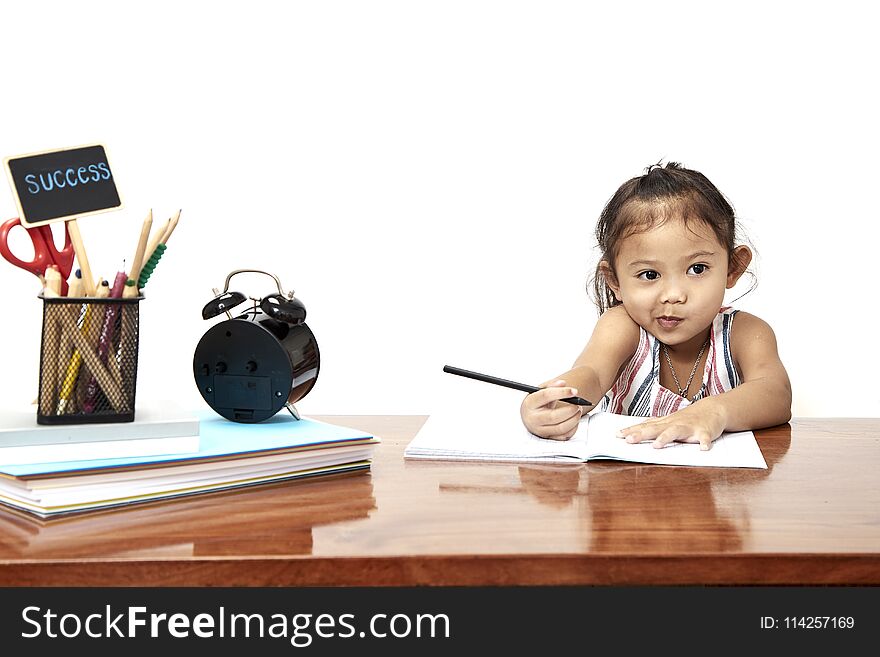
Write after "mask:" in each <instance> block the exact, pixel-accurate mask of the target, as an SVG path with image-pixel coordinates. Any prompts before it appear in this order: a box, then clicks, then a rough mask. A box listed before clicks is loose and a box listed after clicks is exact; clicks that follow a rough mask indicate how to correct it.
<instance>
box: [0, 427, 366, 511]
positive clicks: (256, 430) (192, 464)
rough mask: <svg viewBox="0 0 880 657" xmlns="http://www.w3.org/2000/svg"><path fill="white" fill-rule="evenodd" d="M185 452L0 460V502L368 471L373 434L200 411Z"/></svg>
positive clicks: (133, 495)
mask: <svg viewBox="0 0 880 657" xmlns="http://www.w3.org/2000/svg"><path fill="white" fill-rule="evenodd" d="M200 424H201V427H200V434H201V435H200V445H199V449H198V451H197V452H193V453H190V454H177V455H160V456H150V457H129V458H116V459H102V460H89V461H67V462H56V463H35V464H20V465H0V503H4V504H7V505H9V506H12V507H15V508H18V509H22V510H25V511H29V512H31V513H34V514H36V515H38V516H41V517H48V516H51V515H55V514H61V513H71V512H76V511H85V510H89V509H97V508H104V507H111V506H119V505H125V504H133V503H136V502H145V501H149V500H156V499H164V498H170V497H179V496H184V495H194V494H197V493H204V492H209V491H216V490H223V489H227V488H235V487H241V486H253V485H256V484H262V483H267V482H275V481H280V480H284V479H293V478H299V477H310V476H315V475H322V474H329V473H336V472H349V471H355V470H365V469H368V468H369V467H370V459H371V457H372V453H373V450H374V448H375V446H376V444H378V443H379V440H378V438H376V437H374V436H371V435H369V434H367V433H364V432H362V431H359V430H356V429H349V428H346V427H339V426H336V425H331V424H326V423H324V422H318V421H316V420H310V419H306V418H303V419H302V420H294V419H293V418H292V417H290V416H284V415H281V414H279V415H276V416H275V417H273V418H271V419H269V420H266V421H265V422H260V423H256V424H239V423H235V422H230V421H228V420H225V419H223V418H221V417H218V416H217V415H215V414H213V413H210V412H205V413H204V414H203V415H202V416H201V422H200Z"/></svg>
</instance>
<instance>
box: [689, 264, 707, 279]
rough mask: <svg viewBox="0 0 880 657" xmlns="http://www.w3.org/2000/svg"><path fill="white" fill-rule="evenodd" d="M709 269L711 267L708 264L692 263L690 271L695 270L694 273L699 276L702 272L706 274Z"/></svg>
mask: <svg viewBox="0 0 880 657" xmlns="http://www.w3.org/2000/svg"><path fill="white" fill-rule="evenodd" d="M707 269H709V267H708V266H707V265H700V264H697V265H691V266H690V269H688V271H689V272H693V273H694V274H696V275H697V276H699V275H700V274H704V273H705V272H706V270H707Z"/></svg>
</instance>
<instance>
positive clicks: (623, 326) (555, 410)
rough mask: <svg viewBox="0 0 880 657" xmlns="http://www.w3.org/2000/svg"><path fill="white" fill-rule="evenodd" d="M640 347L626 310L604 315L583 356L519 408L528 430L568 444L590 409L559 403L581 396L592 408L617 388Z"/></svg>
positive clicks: (635, 329)
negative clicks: (619, 377) (619, 380)
mask: <svg viewBox="0 0 880 657" xmlns="http://www.w3.org/2000/svg"><path fill="white" fill-rule="evenodd" d="M638 344H639V326H638V324H636V323H635V322H634V321H633V320H632V318H631V317H630V316H629V315H628V314H627V313H626V310H624V308H623V306H617V307H615V308H611V309H610V310H608V311H607V312H605V314H603V315H602V316H601V317H600V318H599V321H598V322H597V323H596V327H595V328H594V329H593V335H592V336H590V341H589V342H588V343H587V346H586V347H584V350H583V351H582V352H581V355H580V356H578V358H577V360H576V361H575V363H574V367H572V368H571V369H570V370H568V371H567V372H563V373H562V374H560V375H559V376H557V377H556V378H554V379H550V380H549V381H546V382H545V383H543V384H542V388H543V389H542V390H539V391H538V392H533V393H532V394H530V395H528V396H527V397H526V398H525V399H524V400H523V403H522V406H521V407H520V416H521V417H522V420H523V424H525V425H526V428H527V429H528V430H529V431H531V432H532V433H533V434H535V435H536V436H541V437H542V438H554V439H556V440H568V439H569V438H571V437H572V436H573V435H574V434H575V432H576V431H577V427H578V422H579V420H580V418H581V409H583V411H584V412H587V411H589V410H590V409H589V407H584V406H575V405H573V404H566V403H564V402H562V403H560V402H559V400H560V399H563V398H565V397H572V396H575V395H577V396H579V397H583V398H584V399H589V400H590V401H591V402H593V404H598V403H599V400H600V399H602V397H603V396H605V393H606V392H608V390H610V389H611V386H612V385H614V380H615V379H616V378H617V374H618V372H619V371H620V368H621V367H623V365H624V364H625V363H626V362H628V361H629V359H630V358H631V357H632V355H633V354H634V353H635V350H636V347H637V346H638Z"/></svg>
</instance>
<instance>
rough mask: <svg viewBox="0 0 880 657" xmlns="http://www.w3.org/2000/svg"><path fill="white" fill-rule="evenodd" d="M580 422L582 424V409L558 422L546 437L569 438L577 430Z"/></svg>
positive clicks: (553, 438)
mask: <svg viewBox="0 0 880 657" xmlns="http://www.w3.org/2000/svg"><path fill="white" fill-rule="evenodd" d="M578 424H580V411H578V413H577V415H573V416H572V417H570V418H569V419H567V420H565V421H564V422H560V423H559V424H557V425H556V426H555V427H553V428H552V429H551V430H549V431H548V432H547V433H546V434H545V437H546V438H550V439H551V440H568V439H569V438H571V437H572V436H573V435H574V434H575V433H576V432H577V427H578Z"/></svg>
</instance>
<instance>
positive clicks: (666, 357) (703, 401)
mask: <svg viewBox="0 0 880 657" xmlns="http://www.w3.org/2000/svg"><path fill="white" fill-rule="evenodd" d="M735 223H736V219H735V217H734V213H733V208H732V207H731V205H730V203H728V202H727V200H726V199H725V198H724V195H723V194H721V192H720V191H719V190H718V189H717V188H716V187H715V185H713V184H712V183H711V182H709V180H708V179H707V178H706V177H705V176H704V175H703V174H701V173H699V172H697V171H692V170H690V169H685V168H684V167H682V166H681V165H679V164H677V163H675V162H670V163H668V164H667V165H666V166H665V167H661V166H659V165H655V166H652V167H649V168H648V169H647V172H646V174H645V175H643V176H639V177H637V178H633V179H631V180H628V181H627V182H625V183H624V184H623V185H622V186H621V187H620V189H618V190H617V192H616V193H615V194H614V196H613V197H612V198H611V200H610V201H608V204H607V205H606V206H605V208H604V209H603V211H602V215H601V217H600V218H599V224H598V226H597V227H596V237H597V239H598V242H599V247H600V249H601V252H602V256H601V258H600V262H599V264H598V266H597V267H596V273H595V278H594V291H595V294H596V299H597V302H598V306H599V313H600V315H601V316H600V318H599V321H598V322H597V323H596V327H595V329H594V330H593V335H592V336H591V337H590V340H589V342H588V343H587V346H586V347H584V350H583V352H582V353H581V355H580V356H579V357H578V359H577V360H576V361H575V363H574V367H573V368H572V369H570V370H569V371H567V372H565V373H563V374H560V375H559V376H558V377H556V378H555V379H552V380H551V381H548V382H547V383H545V384H544V386H546V387H544V386H542V389H541V390H539V391H538V392H534V393H532V394H530V395H528V396H527V397H526V398H525V400H524V401H523V403H522V407H521V409H520V413H521V415H522V420H523V423H524V424H525V425H526V428H527V429H528V430H529V431H531V432H532V433H533V434H535V435H537V436H541V437H543V438H553V439H555V440H568V439H569V438H571V437H572V436H573V435H574V434H575V432H576V431H577V428H578V422H579V421H580V419H581V409H582V408H584V407H581V406H575V405H573V404H568V403H565V402H561V401H559V400H561V399H563V398H565V397H572V396H579V397H583V398H585V399H590V400H597V399H602V398H603V397H604V399H602V402H601V406H600V408H601V409H602V410H606V411H610V412H612V413H619V414H624V415H632V416H638V417H651V418H653V419H650V420H647V421H645V422H642V423H640V424H635V423H634V424H633V426H631V427H629V428H627V429H624V430H622V431H621V432H620V433H619V436H620V437H621V438H625V439H626V441H627V442H630V443H636V442H642V441H646V440H653V445H654V447H663V446H664V445H667V444H668V443H670V442H673V441H684V442H694V443H696V442H698V443H700V447H701V449H704V450H705V449H709V447H710V446H711V444H712V441H713V440H715V439H716V438H718V436H720V435H721V433H722V432H723V431H743V430H747V429H760V428H762V427H769V426H773V425H776V424H781V423H783V422H787V421H788V420H789V419H791V384H790V383H789V380H788V374H787V373H786V371H785V368H784V367H783V365H782V362H781V361H780V360H779V354H778V352H777V349H776V337H775V335H774V334H773V330H772V329H771V328H770V326H769V325H768V324H767V323H766V322H764V321H763V320H761V319H759V318H757V317H755V316H754V315H750V314H748V313H745V312H739V311H737V310H733V309H731V308H727V307H722V303H723V301H724V290H725V289H729V288H732V287H733V286H734V285H735V284H736V282H737V280H739V278H740V276H742V274H743V272H745V270H746V268H747V267H748V265H749V263H750V262H751V259H752V252H751V250H750V249H749V248H748V247H747V246H744V245H736V242H735V241H734V239H735ZM734 319H735V320H736V321H735V322H734ZM734 324H735V325H736V330H733V326H734Z"/></svg>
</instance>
